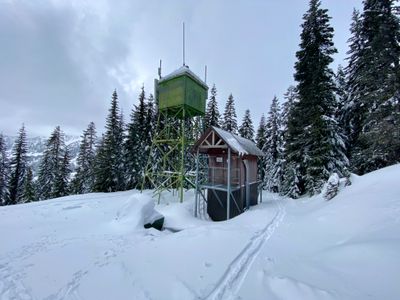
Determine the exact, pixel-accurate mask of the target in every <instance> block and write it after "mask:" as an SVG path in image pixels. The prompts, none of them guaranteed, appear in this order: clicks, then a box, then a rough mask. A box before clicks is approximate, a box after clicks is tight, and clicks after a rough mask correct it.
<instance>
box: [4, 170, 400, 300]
mask: <svg viewBox="0 0 400 300" xmlns="http://www.w3.org/2000/svg"><path fill="white" fill-rule="evenodd" d="M399 178H400V165H396V166H392V167H389V168H385V169H382V170H379V171H376V172H373V173H371V174H367V175H365V176H362V177H353V178H352V181H353V185H351V186H350V187H347V188H345V189H344V190H342V191H340V193H339V194H338V196H337V197H335V198H333V199H332V200H331V201H329V202H328V201H325V200H323V199H322V198H321V197H320V196H317V197H313V198H311V199H310V198H307V199H306V198H304V199H300V200H289V199H282V198H280V197H278V196H276V195H273V194H267V193H266V194H264V203H262V204H261V205H258V206H255V207H252V209H251V210H250V211H249V212H246V213H244V214H242V215H240V216H238V217H236V218H234V219H232V220H229V221H227V222H211V221H207V220H200V219H195V218H193V216H192V213H191V211H192V206H193V194H192V193H191V192H188V193H187V194H186V199H187V200H186V201H185V202H184V203H183V204H180V203H175V200H174V198H173V197H172V196H171V197H169V196H168V195H166V196H165V197H164V199H163V201H162V204H160V205H156V206H155V209H156V210H157V211H159V212H160V213H162V214H163V215H164V216H165V218H166V224H165V225H166V227H167V228H170V229H171V230H165V231H161V232H160V231H157V230H155V229H147V230H146V229H144V228H143V222H144V220H145V219H146V217H147V216H148V215H150V214H152V212H153V201H152V199H151V197H150V195H151V194H150V192H147V193H143V194H140V192H138V191H128V192H120V193H110V194H88V195H80V196H71V197H64V198H59V199H54V200H48V201H43V202H37V203H30V204H23V205H16V206H10V207H1V208H0V241H1V242H0V299H399V297H400V184H399V183H400V181H399Z"/></svg>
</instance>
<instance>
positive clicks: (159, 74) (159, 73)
mask: <svg viewBox="0 0 400 300" xmlns="http://www.w3.org/2000/svg"><path fill="white" fill-rule="evenodd" d="M161 62H162V60H161V59H160V67H159V68H158V77H159V79H161Z"/></svg>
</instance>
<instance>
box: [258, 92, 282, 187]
mask: <svg viewBox="0 0 400 300" xmlns="http://www.w3.org/2000/svg"><path fill="white" fill-rule="evenodd" d="M280 128H281V120H280V105H279V101H278V98H277V97H274V98H273V99H272V103H271V107H270V111H269V113H268V118H267V123H266V135H265V136H266V140H265V144H264V147H263V149H262V150H263V152H264V154H265V156H264V157H262V158H261V160H262V161H263V165H264V174H265V175H264V181H263V187H264V189H267V190H269V191H272V192H279V191H280V186H281V176H282V166H281V165H280V164H278V162H279V163H280V159H281V157H282V153H281V149H280V139H281V136H280V134H281V131H280Z"/></svg>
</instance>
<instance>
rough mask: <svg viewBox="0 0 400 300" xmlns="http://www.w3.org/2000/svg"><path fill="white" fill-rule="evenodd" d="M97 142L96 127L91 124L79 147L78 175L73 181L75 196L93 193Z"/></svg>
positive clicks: (84, 133)
mask: <svg viewBox="0 0 400 300" xmlns="http://www.w3.org/2000/svg"><path fill="white" fill-rule="evenodd" d="M96 140H97V136H96V126H95V124H94V123H93V122H90V123H89V125H88V127H87V129H86V130H85V131H84V132H83V135H82V139H81V143H80V145H79V154H78V158H77V167H76V175H75V177H74V179H73V181H72V192H73V193H75V194H85V193H90V192H92V191H93V188H94V180H95V176H94V160H95V157H96V142H97V141H96Z"/></svg>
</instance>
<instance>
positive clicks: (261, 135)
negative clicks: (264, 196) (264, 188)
mask: <svg viewBox="0 0 400 300" xmlns="http://www.w3.org/2000/svg"><path fill="white" fill-rule="evenodd" d="M266 130H267V128H266V123H265V115H264V114H262V115H261V119H260V123H259V125H258V128H257V134H256V145H257V147H258V148H259V149H261V150H262V149H263V148H264V145H265V142H266V138H267V137H266ZM257 170H258V171H257V172H258V177H259V179H260V180H261V182H264V177H265V165H264V159H263V157H261V158H260V159H258V161H257Z"/></svg>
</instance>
